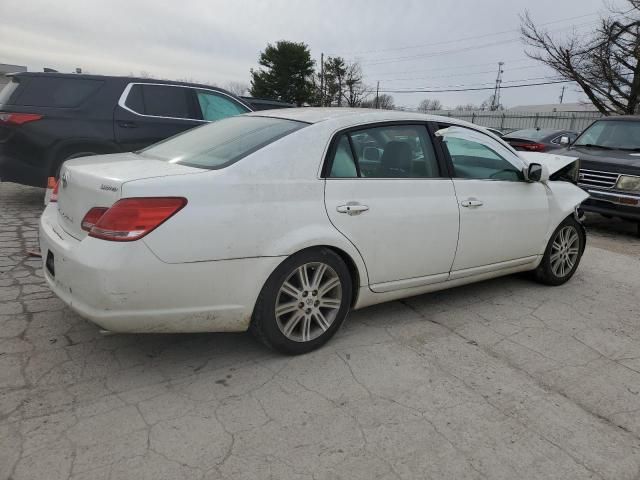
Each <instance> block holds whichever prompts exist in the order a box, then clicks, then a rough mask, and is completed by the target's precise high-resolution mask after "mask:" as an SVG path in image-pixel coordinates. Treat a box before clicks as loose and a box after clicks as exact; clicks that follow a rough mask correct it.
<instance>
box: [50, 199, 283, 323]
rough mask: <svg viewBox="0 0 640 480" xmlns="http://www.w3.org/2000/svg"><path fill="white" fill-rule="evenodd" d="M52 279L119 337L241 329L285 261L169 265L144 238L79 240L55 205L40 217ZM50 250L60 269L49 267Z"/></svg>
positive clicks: (69, 300)
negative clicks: (63, 225) (66, 227)
mask: <svg viewBox="0 0 640 480" xmlns="http://www.w3.org/2000/svg"><path fill="white" fill-rule="evenodd" d="M40 248H41V252H42V258H43V269H44V272H45V278H46V280H47V282H48V284H49V286H50V288H51V289H52V290H53V291H54V293H55V294H56V295H57V296H58V297H60V299H62V300H63V301H64V302H65V303H66V304H67V305H68V306H69V307H71V309H73V310H74V311H76V312H77V313H78V314H79V315H80V316H82V317H84V318H86V319H88V320H90V321H92V322H93V323H96V324H97V325H99V326H100V327H101V328H103V329H105V330H109V331H113V332H132V333H133V332H138V333H152V332H153V333H168V332H237V331H245V330H246V329H247V328H248V327H249V322H250V320H251V314H252V311H253V307H254V304H255V301H256V299H257V297H258V294H259V292H260V289H261V288H262V285H263V283H264V281H266V279H267V278H268V276H269V275H270V274H271V272H272V271H273V269H275V267H276V266H277V265H278V264H279V263H280V262H281V261H282V258H280V257H266V258H253V259H237V260H221V261H215V262H195V263H180V264H169V263H164V262H162V261H160V260H159V259H158V258H157V257H156V256H155V255H154V254H153V253H152V252H151V250H149V248H148V247H147V246H146V245H145V244H144V242H143V241H136V242H108V241H104V240H99V239H95V238H91V237H87V238H85V239H83V240H77V239H75V238H73V237H71V236H70V235H68V234H67V233H66V232H65V231H64V230H63V229H62V228H61V227H60V225H59V224H58V223H57V210H56V206H55V204H50V205H49V206H48V207H47V208H46V209H45V211H44V213H43V214H42V217H41V219H40ZM49 252H51V254H52V255H53V264H54V272H52V271H50V270H49V268H47V258H48V257H50V255H49Z"/></svg>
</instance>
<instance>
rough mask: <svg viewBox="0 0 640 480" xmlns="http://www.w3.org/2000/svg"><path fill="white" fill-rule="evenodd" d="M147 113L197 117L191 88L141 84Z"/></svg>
mask: <svg viewBox="0 0 640 480" xmlns="http://www.w3.org/2000/svg"><path fill="white" fill-rule="evenodd" d="M139 86H140V87H142V99H143V103H144V113H145V115H153V116H154V117H171V118H190V119H196V118H197V116H196V114H195V108H193V106H192V98H191V89H190V88H186V87H176V86H170V85H139Z"/></svg>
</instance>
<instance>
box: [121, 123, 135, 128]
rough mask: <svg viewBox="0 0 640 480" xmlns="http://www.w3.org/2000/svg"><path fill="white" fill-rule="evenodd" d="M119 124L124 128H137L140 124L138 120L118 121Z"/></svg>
mask: <svg viewBox="0 0 640 480" xmlns="http://www.w3.org/2000/svg"><path fill="white" fill-rule="evenodd" d="M118 126H120V127H122V128H137V127H138V124H137V123H136V122H118Z"/></svg>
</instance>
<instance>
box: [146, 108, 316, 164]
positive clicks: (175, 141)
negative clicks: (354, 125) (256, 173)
mask: <svg viewBox="0 0 640 480" xmlns="http://www.w3.org/2000/svg"><path fill="white" fill-rule="evenodd" d="M305 125H307V124H306V123H303V122H296V121H293V120H284V119H281V118H269V117H250V116H238V117H229V118H225V119H223V120H218V121H217V122H214V123H210V124H208V125H203V126H202V127H198V128H194V129H193V130H189V131H187V132H185V133H182V134H180V135H176V136H175V137H171V138H170V139H168V140H165V141H163V142H160V143H156V144H155V145H152V146H150V147H148V148H146V149H144V150H141V151H140V152H138V153H139V154H140V155H142V156H145V157H152V158H155V159H159V160H165V161H167V162H170V163H179V164H181V165H187V166H190V167H197V168H207V169H218V168H224V167H226V166H228V165H231V164H232V163H234V162H237V161H238V160H240V159H241V158H243V157H246V156H247V155H249V154H251V153H253V152H255V151H257V150H259V149H261V148H263V147H265V146H266V145H269V144H270V143H272V142H275V141H276V140H278V139H280V138H282V137H284V136H285V135H288V134H290V133H292V132H295V131H296V130H299V129H300V128H302V127H304V126H305Z"/></svg>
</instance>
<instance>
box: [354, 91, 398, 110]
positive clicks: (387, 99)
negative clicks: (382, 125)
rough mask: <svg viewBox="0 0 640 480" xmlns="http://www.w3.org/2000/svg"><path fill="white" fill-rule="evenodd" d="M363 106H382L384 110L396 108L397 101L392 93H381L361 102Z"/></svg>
mask: <svg viewBox="0 0 640 480" xmlns="http://www.w3.org/2000/svg"><path fill="white" fill-rule="evenodd" d="M360 106H361V107H363V108H381V109H382V110H393V109H395V108H396V105H395V101H394V100H393V97H392V96H391V95H387V94H386V93H381V94H380V95H378V97H377V98H376V97H375V96H374V97H373V98H370V99H368V100H365V101H364V102H362V103H361V104H360Z"/></svg>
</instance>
